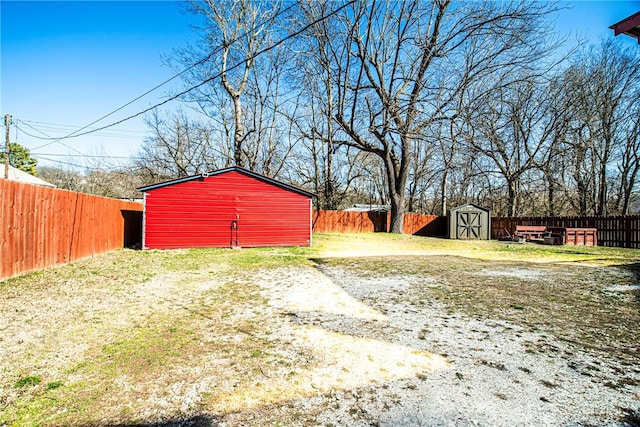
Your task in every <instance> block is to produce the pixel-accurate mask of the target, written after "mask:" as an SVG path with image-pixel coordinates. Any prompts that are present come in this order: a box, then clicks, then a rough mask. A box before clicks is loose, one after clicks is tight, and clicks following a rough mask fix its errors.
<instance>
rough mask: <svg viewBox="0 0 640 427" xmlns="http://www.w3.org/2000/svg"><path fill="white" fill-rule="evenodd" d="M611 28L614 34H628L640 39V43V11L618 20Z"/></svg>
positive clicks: (639, 40)
mask: <svg viewBox="0 0 640 427" xmlns="http://www.w3.org/2000/svg"><path fill="white" fill-rule="evenodd" d="M609 28H611V29H612V30H613V35H614V36H617V35H620V34H626V35H628V36H629V37H633V38H635V39H636V40H638V44H640V12H636V13H634V14H633V15H631V16H629V17H628V18H625V19H623V20H622V21H620V22H616V23H615V24H613V25H612V26H610V27H609Z"/></svg>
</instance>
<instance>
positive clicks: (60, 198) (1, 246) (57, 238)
mask: <svg viewBox="0 0 640 427" xmlns="http://www.w3.org/2000/svg"><path fill="white" fill-rule="evenodd" d="M0 197H1V200H0V226H2V235H1V237H0V279H1V278H7V277H12V276H15V275H17V274H21V273H25V272H29V271H33V270H36V269H40V268H46V267H50V266H54V265H59V264H64V263H67V262H71V261H75V260H78V259H81V258H85V257H88V256H91V255H95V254H99V253H102V252H107V251H110V250H113V249H117V248H122V247H123V245H124V242H125V237H126V236H125V234H126V233H125V231H129V232H131V227H127V226H126V224H125V219H126V218H127V215H126V213H127V212H129V213H131V212H140V214H139V215H138V217H140V215H141V212H142V210H143V206H142V204H140V203H135V202H128V201H123V200H116V199H109V198H106V197H99V196H94V195H90V194H84V193H76V192H73V191H67V190H58V189H55V188H49V187H43V186H37V185H30V184H24V183H20V182H15V181H9V180H6V179H0ZM128 217H129V218H131V215H129V216H128Z"/></svg>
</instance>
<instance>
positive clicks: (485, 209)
mask: <svg viewBox="0 0 640 427" xmlns="http://www.w3.org/2000/svg"><path fill="white" fill-rule="evenodd" d="M468 208H474V209H477V210H481V211H485V212H489V211H490V209H488V208H485V207H482V206H479V205H475V204H473V203H467V204H466V205H461V206H456V207H455V208H451V209H449V212H453V211H459V210H463V209H468Z"/></svg>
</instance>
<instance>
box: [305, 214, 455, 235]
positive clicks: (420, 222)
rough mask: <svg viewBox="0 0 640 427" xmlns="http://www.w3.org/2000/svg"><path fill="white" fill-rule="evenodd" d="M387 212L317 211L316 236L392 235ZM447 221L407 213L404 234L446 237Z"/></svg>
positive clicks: (314, 219)
mask: <svg viewBox="0 0 640 427" xmlns="http://www.w3.org/2000/svg"><path fill="white" fill-rule="evenodd" d="M389 224H391V214H390V213H388V212H354V211H325V210H320V211H314V212H313V231H314V233H373V232H386V231H389V228H388V227H389ZM446 227H447V221H446V217H440V216H436V215H423V214H416V213H406V214H405V215H404V227H403V232H404V233H405V234H415V235H418V236H444V235H446V233H447V229H446Z"/></svg>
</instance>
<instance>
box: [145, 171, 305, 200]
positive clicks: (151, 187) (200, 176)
mask: <svg viewBox="0 0 640 427" xmlns="http://www.w3.org/2000/svg"><path fill="white" fill-rule="evenodd" d="M227 172H239V173H241V174H243V175H247V176H250V177H252V178H255V179H257V180H260V181H263V182H266V183H268V184H272V185H275V186H277V187H280V188H283V189H285V190H289V191H293V192H294V193H298V194H301V195H303V196H306V197H316V195H315V194H313V193H310V192H308V191H306V190H303V189H301V188H298V187H294V186H293V185H289V184H285V183H284V182H281V181H278V180H275V179H273V178H269V177H267V176H264V175H261V174H259V173H257V172H253V171H251V170H249V169H245V168H241V167H240V166H231V167H228V168H224V169H217V170H212V171H208V172H203V173H199V174H197V175H189V176H184V177H182V178H176V179H172V180H169V181H164V182H158V183H156V184H151V185H145V186H143V187H138V188H137V190H138V191H142V192H145V191H151V190H155V189H157V188H162V187H168V186H170V185H174V184H179V183H181V182H188V181H193V180H196V179H203V178H208V177H210V176H216V175H222V174H225V173H227Z"/></svg>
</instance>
